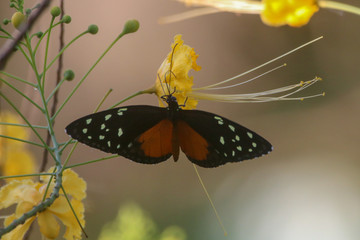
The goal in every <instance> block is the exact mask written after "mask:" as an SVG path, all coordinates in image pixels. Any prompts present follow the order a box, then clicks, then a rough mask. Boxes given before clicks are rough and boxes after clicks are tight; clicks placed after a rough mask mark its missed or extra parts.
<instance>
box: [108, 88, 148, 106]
mask: <svg viewBox="0 0 360 240" xmlns="http://www.w3.org/2000/svg"><path fill="white" fill-rule="evenodd" d="M145 93H147V92H146V91H138V92H136V93H134V94H133V95H130V96H129V97H127V98H124V99H123V100H121V101H120V102H118V103H116V104H114V105H113V106H111V107H110V108H115V107H116V106H118V105H120V104H122V103H123V102H126V101H127V100H130V99H132V98H134V97H136V96H139V95H141V94H145Z"/></svg>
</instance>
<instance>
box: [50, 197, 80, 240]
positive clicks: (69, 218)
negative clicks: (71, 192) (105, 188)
mask: <svg viewBox="0 0 360 240" xmlns="http://www.w3.org/2000/svg"><path fill="white" fill-rule="evenodd" d="M71 205H72V206H73V208H74V211H75V213H76V215H77V217H78V219H79V221H80V223H81V225H82V226H83V227H84V226H85V220H84V211H85V208H84V204H83V203H82V202H81V201H79V200H76V199H73V200H71ZM67 208H68V211H66V212H63V213H59V212H57V213H54V214H55V215H56V216H57V217H58V218H59V219H60V220H61V221H62V223H63V224H64V225H65V226H66V232H65V234H64V238H65V239H67V240H75V239H81V233H82V230H81V228H80V226H79V224H78V222H77V220H76V218H75V216H74V214H73V212H72V211H71V209H70V207H69V206H67ZM49 210H50V209H49Z"/></svg>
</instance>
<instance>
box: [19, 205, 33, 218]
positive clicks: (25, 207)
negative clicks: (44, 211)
mask: <svg viewBox="0 0 360 240" xmlns="http://www.w3.org/2000/svg"><path fill="white" fill-rule="evenodd" d="M33 207H34V203H31V202H27V201H22V202H20V203H19V204H18V205H17V206H16V210H15V216H16V217H21V216H22V215H23V214H24V213H26V212H28V211H30V210H31V209H32V208H33Z"/></svg>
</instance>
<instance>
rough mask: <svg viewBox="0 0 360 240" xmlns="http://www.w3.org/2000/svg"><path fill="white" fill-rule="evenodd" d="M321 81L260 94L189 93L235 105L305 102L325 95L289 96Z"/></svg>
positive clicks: (307, 82) (303, 83)
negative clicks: (287, 101)
mask: <svg viewBox="0 0 360 240" xmlns="http://www.w3.org/2000/svg"><path fill="white" fill-rule="evenodd" d="M320 80H321V79H320V78H318V77H315V78H314V79H312V80H309V81H306V82H300V83H298V84H293V85H289V86H285V87H281V88H275V89H271V90H267V91H263V92H258V93H247V94H208V93H201V92H196V91H195V92H190V93H188V96H189V97H193V98H196V99H205V100H212V101H218V102H233V103H240V102H269V101H285V100H303V99H306V98H312V97H318V96H323V95H324V93H321V94H316V95H312V96H306V97H294V98H289V96H291V95H293V94H295V93H297V92H300V91H302V90H304V89H306V88H308V87H310V86H311V85H312V84H314V83H316V82H318V81H320ZM288 91H291V92H289V93H287V94H283V95H281V96H271V95H275V94H279V93H284V92H288Z"/></svg>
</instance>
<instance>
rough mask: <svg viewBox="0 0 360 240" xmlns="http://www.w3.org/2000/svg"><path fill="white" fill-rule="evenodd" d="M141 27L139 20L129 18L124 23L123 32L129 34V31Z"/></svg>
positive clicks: (134, 30) (131, 31)
mask: <svg viewBox="0 0 360 240" xmlns="http://www.w3.org/2000/svg"><path fill="white" fill-rule="evenodd" d="M139 27H140V23H139V21H138V20H136V19H133V20H129V21H127V22H126V23H125V25H124V29H123V33H124V34H127V33H133V32H136V31H137V30H138V29H139Z"/></svg>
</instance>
